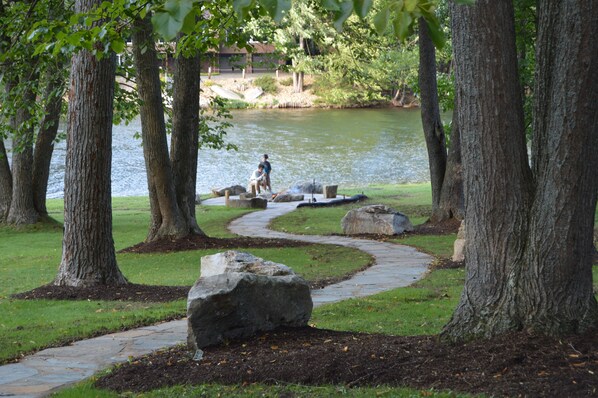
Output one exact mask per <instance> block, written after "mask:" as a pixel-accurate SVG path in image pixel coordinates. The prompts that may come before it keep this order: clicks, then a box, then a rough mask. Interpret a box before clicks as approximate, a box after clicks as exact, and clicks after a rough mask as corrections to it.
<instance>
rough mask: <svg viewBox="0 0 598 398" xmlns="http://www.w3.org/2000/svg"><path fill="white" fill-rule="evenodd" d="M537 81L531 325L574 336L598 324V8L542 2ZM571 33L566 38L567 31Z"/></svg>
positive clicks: (525, 286)
mask: <svg viewBox="0 0 598 398" xmlns="http://www.w3.org/2000/svg"><path fill="white" fill-rule="evenodd" d="M538 21H539V22H538V25H539V26H538V28H539V31H538V40H537V42H536V43H537V70H536V73H537V79H536V86H535V90H534V92H535V94H536V97H535V105H534V120H535V123H534V136H533V140H532V167H533V172H534V176H535V179H536V191H535V195H534V201H533V203H532V206H531V218H530V223H529V225H530V227H529V229H530V233H529V237H528V240H527V244H526V247H527V251H526V264H527V267H526V269H525V270H524V272H523V275H522V280H521V283H520V286H519V294H520V295H521V302H522V305H521V312H522V316H523V317H524V322H525V324H526V326H527V327H528V328H531V329H535V330H539V331H544V332H548V333H550V334H555V335H559V334H565V333H575V332H579V331H583V330H586V329H588V328H591V327H594V326H596V324H597V319H598V308H597V304H596V300H595V297H594V292H593V289H592V249H593V226H594V212H595V209H596V196H597V192H598V155H597V154H598V112H597V111H596V103H598V74H597V73H596V71H597V70H598V43H597V42H596V40H594V39H592V38H596V37H598V4H597V3H596V2H595V1H592V0H581V1H558V2H551V1H546V0H542V1H539V2H538ZM565 32H566V33H565Z"/></svg>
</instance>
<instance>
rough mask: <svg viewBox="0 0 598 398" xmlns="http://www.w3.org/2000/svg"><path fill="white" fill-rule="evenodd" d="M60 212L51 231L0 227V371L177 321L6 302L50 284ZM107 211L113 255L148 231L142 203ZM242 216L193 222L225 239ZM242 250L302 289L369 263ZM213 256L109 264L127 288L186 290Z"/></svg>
mask: <svg viewBox="0 0 598 398" xmlns="http://www.w3.org/2000/svg"><path fill="white" fill-rule="evenodd" d="M62 206H63V203H62V201H61V200H50V201H49V202H48V210H49V213H50V216H51V217H52V218H53V219H55V220H56V222H55V223H52V224H43V225H35V226H31V227H26V228H20V229H18V230H15V229H13V228H9V227H0V281H1V283H0V363H2V362H6V361H9V360H11V359H15V358H18V357H20V356H22V355H24V354H26V353H30V352H32V351H37V350H40V349H42V348H45V347H49V346H56V345H62V344H65V343H67V342H69V341H73V340H79V339H83V338H86V337H90V336H93V335H97V334H100V333H108V332H112V331H118V330H121V329H124V328H132V327H137V326H142V325H148V324H152V323H155V322H159V321H161V320H165V319H171V318H173V317H181V316H184V315H185V312H186V301H185V300H178V301H173V302H170V303H135V302H133V303H118V302H110V301H52V300H36V301H33V300H15V299H12V298H10V295H11V294H14V293H18V292H24V291H27V290H31V289H33V288H36V287H38V286H41V285H44V284H47V283H49V282H51V281H52V280H53V278H54V277H55V275H56V272H57V269H58V265H59V263H60V259H61V254H62V253H61V245H62V225H61V224H60V223H61V222H62V219H63V217H62ZM113 209H114V233H113V234H114V241H115V246H116V249H117V250H120V249H123V248H125V247H128V246H131V245H133V244H136V243H139V242H141V241H143V240H144V239H145V236H146V233H147V228H148V225H149V202H148V200H147V199H146V198H115V199H114V200H113ZM246 212H247V210H242V209H227V208H224V207H212V206H210V207H208V206H199V207H198V210H197V216H198V220H200V224H201V227H202V228H203V229H204V231H205V232H206V233H207V234H208V235H210V236H217V237H230V236H233V235H232V234H230V232H228V230H227V229H226V225H227V224H228V223H229V222H230V221H231V220H232V219H235V218H237V217H239V216H241V215H243V214H244V213H246ZM243 250H244V251H248V252H250V253H252V254H254V255H256V256H258V257H262V258H265V259H268V260H271V261H275V262H279V263H283V264H286V265H288V266H290V267H291V268H293V269H294V270H295V272H297V273H298V274H300V275H302V276H303V277H304V278H305V279H307V280H310V281H316V280H318V279H320V278H326V277H339V276H342V275H345V274H347V273H351V272H353V271H354V270H356V269H359V268H361V267H363V266H365V265H366V264H368V263H370V262H371V256H369V255H367V254H365V253H362V252H360V251H358V250H356V249H351V248H344V247H339V246H333V245H311V246H305V247H296V248H272V249H243ZM219 251H222V250H198V251H186V252H177V253H168V254H132V253H118V254H117V261H118V264H119V267H120V269H121V270H122V272H123V274H124V275H125V276H126V277H127V279H128V280H129V281H130V282H133V283H139V284H148V285H189V286H190V285H192V284H193V283H194V282H195V280H196V279H197V278H198V277H199V264H200V258H201V256H204V255H208V254H214V253H217V252H219Z"/></svg>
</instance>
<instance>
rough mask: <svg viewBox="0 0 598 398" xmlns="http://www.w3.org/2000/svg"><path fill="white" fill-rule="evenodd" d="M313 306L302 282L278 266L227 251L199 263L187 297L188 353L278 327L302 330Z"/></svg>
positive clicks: (285, 267) (247, 254) (290, 270)
mask: <svg viewBox="0 0 598 398" xmlns="http://www.w3.org/2000/svg"><path fill="white" fill-rule="evenodd" d="M312 308H313V303H312V299H311V295H310V290H309V285H308V284H307V282H306V281H305V280H304V279H303V278H301V277H300V276H298V275H296V274H295V273H294V272H293V270H292V269H290V268H289V267H287V266H284V265H282V264H277V263H273V262H270V261H264V260H263V259H261V258H258V257H255V256H253V255H251V254H249V253H243V252H236V251H228V252H225V253H218V254H215V255H212V256H204V257H202V259H201V276H200V278H199V279H198V280H197V282H196V283H195V285H194V286H193V287H192V288H191V290H190V291H189V295H188V298H187V319H188V320H187V324H188V335H187V342H188V344H189V346H190V347H191V348H192V349H198V348H203V347H206V346H209V345H213V344H218V343H220V342H223V341H226V340H229V339H234V338H241V337H249V336H253V335H255V334H256V333H257V332H259V331H268V330H273V329H275V328H277V327H280V326H287V327H289V326H290V327H303V326H306V325H307V322H308V320H309V318H310V316H311V311H312Z"/></svg>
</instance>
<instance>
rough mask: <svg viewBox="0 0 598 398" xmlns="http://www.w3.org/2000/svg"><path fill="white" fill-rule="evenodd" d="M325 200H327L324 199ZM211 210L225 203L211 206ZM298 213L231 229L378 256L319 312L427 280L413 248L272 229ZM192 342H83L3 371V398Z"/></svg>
mask: <svg viewBox="0 0 598 398" xmlns="http://www.w3.org/2000/svg"><path fill="white" fill-rule="evenodd" d="M319 200H323V199H322V198H319ZM204 204H207V205H212V204H215V205H218V204H223V202H222V201H218V200H213V201H211V202H210V201H206V202H205V203H204ZM295 208H296V204H293V203H272V204H269V207H268V208H267V209H266V210H264V211H259V212H252V213H248V214H246V215H244V216H243V217H240V218H238V219H236V220H234V221H233V222H232V223H231V224H230V225H229V229H230V230H231V231H232V232H234V233H236V234H238V235H244V236H258V237H268V238H283V239H293V240H300V241H305V242H312V243H322V244H333V245H341V246H349V247H354V248H357V249H359V250H363V251H364V252H366V253H369V254H371V255H372V256H374V259H375V263H374V265H372V266H371V267H369V268H368V269H366V270H364V271H361V272H358V273H357V274H355V275H354V276H353V277H351V278H350V279H348V280H345V281H342V282H339V283H335V284H332V285H329V286H326V287H325V288H323V289H318V290H314V291H312V298H313V301H314V307H317V306H320V305H322V304H326V303H332V302H337V301H341V300H346V299H349V298H355V297H364V296H369V295H372V294H376V293H380V292H382V291H386V290H390V289H394V288H397V287H404V286H407V285H410V284H411V283H413V282H415V281H416V280H418V279H420V278H421V277H423V275H425V273H426V271H427V269H428V266H429V264H430V263H431V261H432V257H431V256H429V255H427V254H424V253H420V252H418V251H417V250H415V249H414V248H412V247H408V246H403V245H398V244H393V243H386V242H377V241H370V240H365V239H354V238H347V237H342V236H316V235H293V234H287V233H284V232H277V231H272V230H270V229H268V225H269V223H270V222H271V221H272V220H273V219H274V218H276V217H279V216H281V215H283V214H286V213H289V212H291V211H293V210H294V209H295ZM186 340H187V320H186V319H181V320H177V321H170V322H164V323H161V324H159V325H154V326H146V327H141V328H138V329H132V330H128V331H126V332H119V333H112V334H108V335H105V336H100V337H96V338H92V339H87V340H81V341H78V342H75V343H73V344H72V345H70V346H66V347H58V348H50V349H46V350H43V351H40V352H37V353H35V354H33V355H29V356H27V357H25V358H24V359H23V360H21V361H20V362H19V363H13V364H8V365H4V366H0V397H12V398H33V397H41V396H45V395H48V394H50V393H52V392H54V391H55V390H57V389H60V388H63V387H66V386H68V385H70V384H73V383H76V382H79V381H81V380H84V379H86V378H88V377H90V376H92V375H93V374H94V373H96V372H98V371H99V370H102V369H104V368H106V367H108V366H111V365H114V364H117V363H122V362H125V361H127V360H128V359H129V358H130V357H136V356H141V355H145V354H149V353H151V352H153V351H156V350H158V349H161V348H166V347H171V346H174V345H177V344H181V343H184V342H185V341H186Z"/></svg>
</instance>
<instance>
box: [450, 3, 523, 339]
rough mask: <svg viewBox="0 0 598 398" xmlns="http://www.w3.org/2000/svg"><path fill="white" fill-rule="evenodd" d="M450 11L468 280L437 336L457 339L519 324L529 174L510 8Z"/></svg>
mask: <svg viewBox="0 0 598 398" xmlns="http://www.w3.org/2000/svg"><path fill="white" fill-rule="evenodd" d="M455 7H456V10H454V12H453V30H452V33H453V47H454V52H455V63H456V75H455V76H456V87H457V96H458V106H459V111H458V118H459V121H458V122H459V126H460V128H461V150H462V156H463V167H464V191H465V192H464V194H465V235H466V237H467V245H466V247H465V261H466V269H467V276H466V280H465V287H464V290H463V294H462V296H461V301H460V303H459V306H458V307H457V309H456V310H455V312H454V313H453V317H452V319H451V321H450V322H449V323H448V324H447V325H446V326H445V329H444V334H445V336H447V337H450V338H456V339H460V338H467V337H473V336H492V335H495V334H499V333H502V332H504V331H507V330H512V329H520V328H521V327H522V322H521V319H520V317H518V314H517V312H518V309H517V297H516V288H515V286H516V285H517V282H518V280H517V279H518V275H519V273H520V272H521V269H522V267H524V263H523V260H524V258H523V257H524V256H523V254H524V250H525V243H526V242H525V240H526V237H527V232H528V220H529V206H530V203H531V196H532V195H531V191H532V177H531V172H530V169H529V166H528V160H527V152H526V145H525V136H524V125H523V106H522V103H521V98H520V96H519V95H518V93H519V92H520V91H519V80H518V74H517V57H516V53H515V30H514V21H513V5H512V3H511V2H509V1H493V0H478V1H476V3H475V4H474V5H472V6H455ZM513 93H516V95H513Z"/></svg>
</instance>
